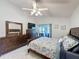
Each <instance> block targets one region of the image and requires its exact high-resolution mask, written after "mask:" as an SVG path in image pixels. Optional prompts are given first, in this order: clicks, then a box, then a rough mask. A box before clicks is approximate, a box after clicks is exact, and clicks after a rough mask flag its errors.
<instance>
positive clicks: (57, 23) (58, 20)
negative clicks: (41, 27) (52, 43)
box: [36, 17, 70, 38]
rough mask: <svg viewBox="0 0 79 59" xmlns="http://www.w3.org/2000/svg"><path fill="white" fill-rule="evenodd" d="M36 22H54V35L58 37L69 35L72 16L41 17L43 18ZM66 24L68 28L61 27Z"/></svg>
mask: <svg viewBox="0 0 79 59" xmlns="http://www.w3.org/2000/svg"><path fill="white" fill-rule="evenodd" d="M36 23H37V24H52V37H57V38H58V37H61V36H64V35H67V34H68V33H69V30H70V18H65V17H50V18H41V19H37V20H36ZM64 25H66V30H62V29H61V27H63V26H64ZM56 27H58V28H56Z"/></svg>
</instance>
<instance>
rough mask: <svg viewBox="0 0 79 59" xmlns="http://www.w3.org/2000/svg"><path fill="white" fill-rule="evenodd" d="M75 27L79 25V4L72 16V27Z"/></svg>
mask: <svg viewBox="0 0 79 59" xmlns="http://www.w3.org/2000/svg"><path fill="white" fill-rule="evenodd" d="M73 27H79V6H77V8H76V9H75V11H74V12H73V14H72V17H71V28H73Z"/></svg>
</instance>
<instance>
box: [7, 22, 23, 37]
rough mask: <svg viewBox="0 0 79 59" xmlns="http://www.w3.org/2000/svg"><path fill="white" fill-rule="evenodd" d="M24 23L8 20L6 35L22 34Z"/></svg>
mask: <svg viewBox="0 0 79 59" xmlns="http://www.w3.org/2000/svg"><path fill="white" fill-rule="evenodd" d="M22 31H23V25H22V23H17V22H11V21H6V37H11V36H19V35H22V33H23V32H22Z"/></svg>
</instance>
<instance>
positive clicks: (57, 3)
mask: <svg viewBox="0 0 79 59" xmlns="http://www.w3.org/2000/svg"><path fill="white" fill-rule="evenodd" d="M9 1H10V2H11V3H13V4H14V5H16V6H17V7H18V8H19V9H21V10H22V8H23V7H26V8H32V1H33V0H16V1H15V0H9ZM36 1H37V3H38V7H41V8H43V7H45V8H48V9H49V10H48V11H43V12H42V13H43V14H44V15H43V16H45V17H70V16H71V15H72V13H73V11H74V10H75V8H76V7H77V5H78V4H79V0H36ZM22 11H23V10H22ZM23 12H25V13H26V14H27V15H29V16H30V14H29V13H30V11H23Z"/></svg>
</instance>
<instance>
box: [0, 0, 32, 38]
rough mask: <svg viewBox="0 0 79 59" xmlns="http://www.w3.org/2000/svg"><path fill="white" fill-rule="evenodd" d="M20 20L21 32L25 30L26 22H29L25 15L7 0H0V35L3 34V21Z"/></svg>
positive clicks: (2, 35)
mask: <svg viewBox="0 0 79 59" xmlns="http://www.w3.org/2000/svg"><path fill="white" fill-rule="evenodd" d="M6 20H8V21H14V22H20V23H22V24H23V33H25V32H26V29H27V23H28V22H31V21H32V20H29V19H28V18H27V16H26V15H25V14H24V13H23V12H21V11H20V10H19V9H18V8H17V7H15V6H14V5H12V4H10V3H9V2H8V1H7V0H0V37H4V36H5V33H6V32H5V21H6Z"/></svg>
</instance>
